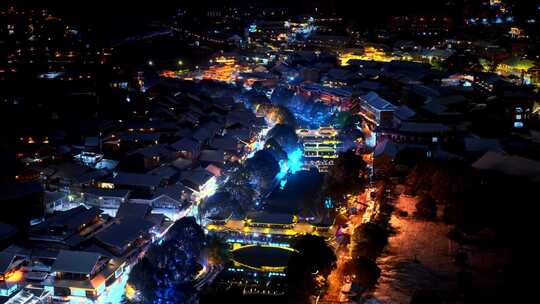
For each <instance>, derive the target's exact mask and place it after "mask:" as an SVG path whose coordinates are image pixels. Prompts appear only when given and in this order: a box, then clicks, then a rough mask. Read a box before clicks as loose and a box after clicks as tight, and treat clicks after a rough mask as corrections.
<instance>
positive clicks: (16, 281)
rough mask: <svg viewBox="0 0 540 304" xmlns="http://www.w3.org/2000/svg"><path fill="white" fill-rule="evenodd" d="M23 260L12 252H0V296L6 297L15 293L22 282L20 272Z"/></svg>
mask: <svg viewBox="0 0 540 304" xmlns="http://www.w3.org/2000/svg"><path fill="white" fill-rule="evenodd" d="M24 261H25V259H24V258H23V257H19V256H17V255H16V254H15V253H12V252H0V265H1V267H2V269H0V296H2V297H8V296H11V295H12V294H13V293H14V292H16V291H17V290H18V289H19V287H22V286H21V285H20V283H22V281H23V273H22V270H21V267H22V264H23V263H24Z"/></svg>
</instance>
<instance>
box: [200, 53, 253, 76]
mask: <svg viewBox="0 0 540 304" xmlns="http://www.w3.org/2000/svg"><path fill="white" fill-rule="evenodd" d="M212 63H214V64H212V65H211V66H209V67H208V69H206V70H205V71H203V74H202V79H207V80H216V81H222V82H233V81H235V80H237V79H238V77H239V75H240V73H246V72H251V71H252V69H251V68H249V67H246V66H243V65H240V64H239V63H238V61H237V59H236V58H235V57H232V56H219V57H216V58H215V59H214V60H212Z"/></svg>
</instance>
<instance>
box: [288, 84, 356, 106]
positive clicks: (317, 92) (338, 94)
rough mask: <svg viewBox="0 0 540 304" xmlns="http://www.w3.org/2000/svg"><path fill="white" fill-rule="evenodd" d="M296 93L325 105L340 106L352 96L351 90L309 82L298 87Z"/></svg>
mask: <svg viewBox="0 0 540 304" xmlns="http://www.w3.org/2000/svg"><path fill="white" fill-rule="evenodd" d="M297 91H298V94H301V95H303V96H305V97H312V98H315V99H316V100H318V101H321V102H323V103H325V104H327V105H333V106H337V107H340V106H341V105H342V104H345V103H347V102H348V101H350V100H351V98H352V92H351V91H350V90H347V89H344V88H330V87H325V86H322V85H320V84H316V83H310V84H303V85H301V86H299V87H298V90H297Z"/></svg>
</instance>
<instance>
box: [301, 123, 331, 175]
mask: <svg viewBox="0 0 540 304" xmlns="http://www.w3.org/2000/svg"><path fill="white" fill-rule="evenodd" d="M296 134H297V135H298V138H299V140H300V142H301V143H302V145H303V146H304V168H306V169H308V168H312V167H315V168H317V169H318V170H319V171H321V172H326V171H327V170H328V167H329V166H331V165H333V160H334V159H335V158H337V156H338V149H339V145H340V143H341V142H340V141H339V140H338V139H337V136H338V131H337V130H336V129H334V128H331V127H321V128H319V129H315V130H308V129H299V130H297V131H296Z"/></svg>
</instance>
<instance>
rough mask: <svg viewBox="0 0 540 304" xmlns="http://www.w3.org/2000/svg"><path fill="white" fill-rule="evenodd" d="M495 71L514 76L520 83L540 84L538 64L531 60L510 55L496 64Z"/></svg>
mask: <svg viewBox="0 0 540 304" xmlns="http://www.w3.org/2000/svg"><path fill="white" fill-rule="evenodd" d="M497 73H498V74H500V75H503V76H514V77H517V78H518V79H520V82H521V83H520V84H535V85H540V65H539V64H538V63H537V62H535V61H532V60H529V59H523V58H519V57H512V58H510V59H508V60H505V61H503V62H501V63H500V64H499V65H498V66H497Z"/></svg>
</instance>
